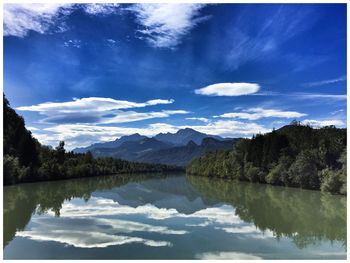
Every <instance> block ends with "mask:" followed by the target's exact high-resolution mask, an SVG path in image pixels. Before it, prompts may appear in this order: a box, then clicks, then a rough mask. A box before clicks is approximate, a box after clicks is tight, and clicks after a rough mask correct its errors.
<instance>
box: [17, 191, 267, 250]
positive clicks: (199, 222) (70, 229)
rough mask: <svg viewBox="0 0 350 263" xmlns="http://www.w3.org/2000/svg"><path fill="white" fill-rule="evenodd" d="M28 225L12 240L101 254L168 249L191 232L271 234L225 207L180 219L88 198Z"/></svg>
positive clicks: (170, 212) (175, 214)
mask: <svg viewBox="0 0 350 263" xmlns="http://www.w3.org/2000/svg"><path fill="white" fill-rule="evenodd" d="M173 220H183V221H184V222H183V224H181V226H182V229H172V228H170V227H169V226H172V223H171V222H173ZM137 221H142V223H141V222H137ZM145 221H151V223H145ZM33 223H34V226H33V227H32V228H31V229H29V230H25V231H19V232H17V234H16V235H17V236H19V237H25V238H29V239H31V240H36V241H55V242H59V243H63V244H66V245H71V246H74V247H79V248H103V247H108V246H115V245H124V244H130V243H141V244H144V245H146V246H172V245H173V244H172V243H171V242H170V241H168V240H164V239H166V235H185V234H188V233H189V232H190V231H191V230H193V228H195V227H213V229H215V230H218V231H225V232H226V233H227V234H239V235H251V236H252V237H254V236H257V237H260V238H269V237H273V234H272V232H271V233H268V235H266V233H262V232H261V231H259V230H258V229H257V228H256V227H254V226H253V225H251V224H247V223H245V222H244V221H242V220H241V219H239V217H238V216H237V215H235V209H234V208H233V207H232V206H230V205H221V206H219V207H208V208H205V209H202V210H199V211H196V212H194V213H192V214H184V213H180V212H178V211H177V210H176V209H174V208H169V209H167V208H159V207H156V206H154V205H152V204H145V205H140V206H138V207H135V208H134V207H131V206H127V205H121V204H119V203H118V202H117V201H113V200H112V199H107V198H102V197H91V198H90V200H89V201H88V202H84V201H82V200H81V199H72V200H71V201H66V202H64V203H63V204H62V209H61V215H60V217H55V214H54V213H53V212H51V211H49V212H48V213H47V214H45V215H35V216H34V218H33ZM174 226H175V225H174ZM174 226H173V227H174ZM176 228H178V225H176ZM141 233H144V234H147V233H153V235H154V234H159V235H160V237H159V240H153V239H149V238H144V237H141V235H142V234H141ZM144 234H143V235H144ZM157 239H158V237H157ZM204 257H208V255H204ZM219 257H221V255H219Z"/></svg>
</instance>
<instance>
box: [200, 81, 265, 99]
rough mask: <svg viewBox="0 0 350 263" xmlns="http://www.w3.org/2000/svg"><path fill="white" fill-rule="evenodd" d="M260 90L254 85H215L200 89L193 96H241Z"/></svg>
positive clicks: (258, 86)
mask: <svg viewBox="0 0 350 263" xmlns="http://www.w3.org/2000/svg"><path fill="white" fill-rule="evenodd" d="M259 90H260V85H259V84H256V83H245V82H237V83H216V84H212V85H209V86H206V87H204V88H201V89H196V90H195V91H194V93H195V94H198V95H205V96H242V95H249V94H254V93H256V92H258V91H259Z"/></svg>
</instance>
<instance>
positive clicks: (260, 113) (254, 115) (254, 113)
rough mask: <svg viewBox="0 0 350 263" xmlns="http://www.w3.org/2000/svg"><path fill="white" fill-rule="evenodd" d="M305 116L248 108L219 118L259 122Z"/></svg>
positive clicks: (295, 112)
mask: <svg viewBox="0 0 350 263" xmlns="http://www.w3.org/2000/svg"><path fill="white" fill-rule="evenodd" d="M306 115H307V114H305V113H301V112H297V111H283V110H279V109H264V108H249V109H247V110H245V111H242V112H229V113H224V114H221V115H219V116H215V117H220V118H237V119H246V120H259V119H262V118H287V119H288V118H300V117H303V116H306Z"/></svg>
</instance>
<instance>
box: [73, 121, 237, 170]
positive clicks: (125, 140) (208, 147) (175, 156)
mask: <svg viewBox="0 0 350 263" xmlns="http://www.w3.org/2000/svg"><path fill="white" fill-rule="evenodd" d="M236 141H237V139H227V138H221V137H220V136H216V135H208V134H204V133H201V132H198V131H196V130H193V129H190V128H185V129H181V130H178V131H177V132H176V133H159V134H157V135H155V136H154V137H151V138H149V137H146V136H142V135H140V134H132V135H129V136H123V137H121V138H119V139H116V140H115V141H112V142H106V143H96V144H92V145H90V146H88V147H85V148H76V149H74V150H73V151H74V152H87V151H91V153H92V154H93V155H94V156H95V157H113V158H120V159H125V160H130V161H140V162H147V163H162V164H176V165H181V166H185V165H187V164H188V163H189V162H190V161H191V160H192V159H193V158H196V157H199V156H201V155H202V154H204V153H205V152H208V151H213V150H228V149H232V147H233V145H234V144H235V142H236Z"/></svg>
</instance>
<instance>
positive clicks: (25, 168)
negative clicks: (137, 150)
mask: <svg viewBox="0 0 350 263" xmlns="http://www.w3.org/2000/svg"><path fill="white" fill-rule="evenodd" d="M3 110H4V153H3V154H4V166H3V168H4V184H5V185H9V184H16V183H21V182H34V181H42V180H59V179H67V178H74V177H87V176H97V175H107V174H116V173H136V172H162V171H170V170H179V168H178V167H175V166H166V165H154V164H144V163H137V162H129V161H124V160H118V159H113V158H97V159H95V158H93V156H92V154H91V153H90V152H88V153H86V154H75V153H73V152H66V150H65V149H64V142H63V141H62V142H60V143H59V145H58V146H57V147H56V148H55V149H51V148H50V147H48V146H43V145H41V144H40V143H39V142H38V141H37V140H36V139H35V138H34V137H33V136H32V134H31V132H30V131H28V130H27V129H26V128H25V123H24V120H23V118H22V117H21V116H19V115H17V113H16V112H15V110H13V109H12V108H11V107H10V105H9V102H8V100H7V99H6V98H5V96H4V103H3Z"/></svg>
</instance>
